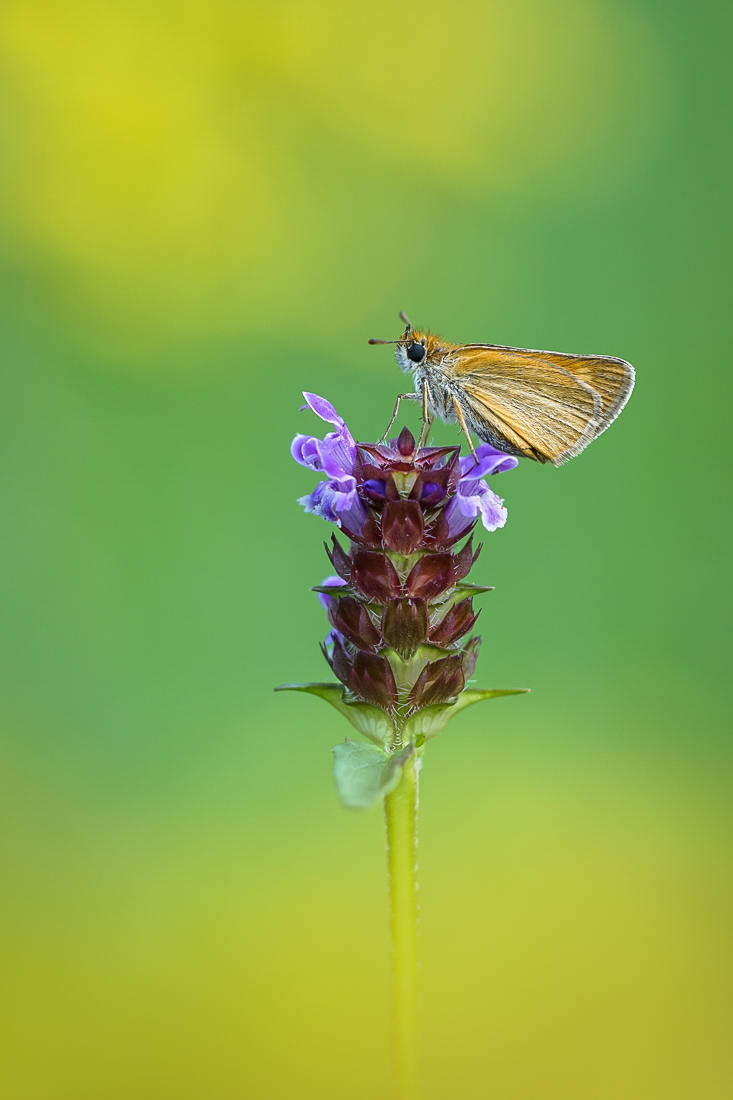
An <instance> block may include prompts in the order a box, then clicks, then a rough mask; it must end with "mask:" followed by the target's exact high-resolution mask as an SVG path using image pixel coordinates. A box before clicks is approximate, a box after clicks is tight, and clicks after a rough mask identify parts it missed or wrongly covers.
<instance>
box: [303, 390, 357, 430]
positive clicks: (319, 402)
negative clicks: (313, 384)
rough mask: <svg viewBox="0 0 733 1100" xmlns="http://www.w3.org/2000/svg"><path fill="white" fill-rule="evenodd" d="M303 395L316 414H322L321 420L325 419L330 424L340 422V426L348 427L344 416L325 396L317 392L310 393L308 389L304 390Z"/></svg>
mask: <svg viewBox="0 0 733 1100" xmlns="http://www.w3.org/2000/svg"><path fill="white" fill-rule="evenodd" d="M303 397H304V398H305V399H306V401H307V402H308V405H309V407H310V408H311V409H312V410H313V412H314V413H315V414H316V416H320V418H321V420H325V421H327V422H328V423H329V424H338V426H339V427H340V428H345V427H346V421H345V420H344V418H343V417H341V416H339V414H338V413H337V412H336V410H335V409H334V407H333V405H332V404H331V402H330V401H326V398H325V397H319V396H318V394H317V393H308V392H307V390H303Z"/></svg>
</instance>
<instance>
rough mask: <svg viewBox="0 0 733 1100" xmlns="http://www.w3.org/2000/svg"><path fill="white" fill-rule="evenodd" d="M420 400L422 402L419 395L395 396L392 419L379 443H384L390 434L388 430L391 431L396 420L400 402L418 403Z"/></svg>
mask: <svg viewBox="0 0 733 1100" xmlns="http://www.w3.org/2000/svg"><path fill="white" fill-rule="evenodd" d="M420 400H422V395H421V394H419V393H398V394H397V402H396V404H395V407H394V412H393V413H392V419H391V420H390V422H389V424H388V425H387V428H386V431H385V433H384V435H383V436H382V438H381V439H380V440H379V442H380V443H384V441H385V439H386V438H387V436H388V435H389V433H390V429H391V427H392V425H393V424H394V422H395V420H396V419H397V413H398V412H399V411H400V401H420Z"/></svg>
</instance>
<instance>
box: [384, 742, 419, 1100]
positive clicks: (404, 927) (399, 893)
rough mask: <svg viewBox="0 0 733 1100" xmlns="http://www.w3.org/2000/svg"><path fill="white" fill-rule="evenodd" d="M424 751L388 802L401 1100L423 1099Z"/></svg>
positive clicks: (406, 770) (405, 768) (408, 767)
mask: <svg viewBox="0 0 733 1100" xmlns="http://www.w3.org/2000/svg"><path fill="white" fill-rule="evenodd" d="M420 756H421V752H420V750H418V751H417V752H414V753H413V754H412V755H411V756H410V757H409V759H408V760H407V761H406V762H405V764H404V766H403V769H402V778H401V779H400V782H399V784H398V785H397V786H396V787H395V789H394V790H393V791H392V792H391V794H388V795H387V797H386V798H385V800H384V810H385V815H386V818H387V864H388V867H389V894H390V901H391V910H392V964H393V971H394V1028H393V1037H394V1049H395V1063H396V1065H395V1069H396V1073H397V1096H398V1100H417V1098H418V1093H419V1086H418V1068H417V1067H418V1059H417V876H416V872H417V801H418V799H417V789H418V779H417V777H418V771H419V769H420V763H421V760H420Z"/></svg>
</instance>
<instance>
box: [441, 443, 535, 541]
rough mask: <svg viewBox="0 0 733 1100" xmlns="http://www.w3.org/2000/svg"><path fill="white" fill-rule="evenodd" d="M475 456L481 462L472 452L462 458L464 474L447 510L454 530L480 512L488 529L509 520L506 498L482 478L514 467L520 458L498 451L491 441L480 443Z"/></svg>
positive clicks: (460, 527)
mask: <svg viewBox="0 0 733 1100" xmlns="http://www.w3.org/2000/svg"><path fill="white" fill-rule="evenodd" d="M476 457H477V458H478V464H477V463H476V461H475V459H474V457H473V455H465V456H464V457H463V458H461V459H459V462H460V467H461V476H460V478H459V480H458V484H457V486H456V495H455V496H454V497H453V500H452V501H451V502H450V504H449V505H448V507H447V508H446V510H445V515H446V519H447V520H448V523H449V526H450V529H451V532H453V531H459V530H461V529H462V528H463V527H465V526H466V525H467V524H469V523H470V522H471V521H472V520H474V519H476V517H477V516H479V515H480V516H481V522H482V523H483V525H484V527H485V528H486V530H487V531H496V529H497V527H503V526H504V524H505V523H506V517H507V510H506V508H505V507H504V501H503V500H502V498H501V497H498V496H497V495H496V493H494V492H493V491H492V490H491V489H490V488H489V486H488V485H487V484H486V482H485V481H483V480H482V479H483V478H484V477H486V475H487V474H500V473H503V472H504V471H506V470H513V469H514V467H515V466H517V465H518V459H516V458H514V457H513V456H512V455H507V454H504V452H503V451H497V450H496V448H495V447H492V446H490V444H488V443H482V444H481V446H480V447H479V448H478V450H477V451H476Z"/></svg>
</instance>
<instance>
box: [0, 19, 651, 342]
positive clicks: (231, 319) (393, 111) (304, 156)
mask: <svg viewBox="0 0 733 1100" xmlns="http://www.w3.org/2000/svg"><path fill="white" fill-rule="evenodd" d="M0 80H2V84H3V86H4V89H5V96H4V98H5V102H6V107H5V115H6V117H5V120H4V129H5V131H6V135H7V137H8V142H9V154H8V162H7V166H6V170H5V175H4V178H3V183H2V192H3V193H2V196H1V197H2V200H3V201H2V206H3V209H2V212H1V213H0V233H1V234H2V236H3V237H4V238H5V243H6V249H8V250H9V251H10V253H11V255H12V256H13V257H14V261H15V262H22V263H23V264H25V265H26V266H30V268H31V270H32V271H34V272H35V273H36V274H37V275H38V278H39V283H40V284H42V286H43V291H44V293H46V294H49V295H50V296H51V297H52V298H53V299H54V301H55V310H56V312H57V314H58V315H59V316H63V317H64V318H66V322H67V323H69V318H71V319H72V320H71V322H70V323H72V324H73V325H75V326H76V328H78V330H79V332H81V333H83V334H84V338H85V339H87V340H89V341H91V342H92V343H93V344H95V345H96V346H97V348H98V350H99V349H103V348H105V347H106V348H107V351H108V352H109V347H110V346H111V345H116V346H117V347H118V349H119V350H120V358H121V359H122V360H124V359H125V358H130V357H131V356H132V357H134V356H135V355H136V354H137V353H142V354H143V355H145V354H149V353H150V352H151V351H152V350H154V349H155V347H157V346H165V345H166V343H168V342H170V341H175V342H178V341H185V340H186V339H188V338H189V337H193V338H196V339H200V338H202V337H204V338H205V337H208V336H212V337H216V336H221V335H225V334H227V333H233V332H247V331H252V330H262V329H265V328H267V326H269V325H272V324H274V323H276V322H283V321H285V322H289V323H291V324H298V325H302V326H305V329H306V331H308V330H313V326H314V325H315V330H319V329H320V324H321V323H320V322H319V321H316V322H312V321H311V320H310V315H311V313H312V306H313V303H314V301H315V300H320V301H322V300H323V299H324V297H327V298H329V299H330V300H331V301H332V302H337V303H338V304H339V310H340V313H341V316H342V318H343V320H344V322H346V321H347V319H348V317H349V315H350V312H351V311H350V308H349V300H350V299H353V297H354V296H355V295H356V294H358V293H359V291H360V289H362V288H364V287H366V286H367V285H368V284H369V282H370V280H373V279H374V277H375V274H376V273H377V272H378V270H379V266H378V265H379V264H381V265H382V266H384V265H385V259H384V256H381V258H377V259H378V262H377V260H375V257H374V256H372V255H371V254H370V253H371V251H372V244H373V238H374V233H375V231H376V230H377V229H378V230H379V232H380V233H381V234H383V235H386V236H387V237H389V238H391V239H394V245H395V248H397V246H398V244H399V243H400V241H401V240H402V239H403V234H402V233H400V228H399V227H400V223H401V220H402V217H403V212H404V209H405V205H408V206H409V207H410V209H412V210H413V211H414V214H415V216H416V217H417V218H421V220H422V221H423V222H424V219H425V217H426V216H427V215H426V213H425V211H426V210H429V205H430V203H434V202H436V201H443V202H445V201H446V200H447V201H449V202H454V203H458V204H459V203H465V202H470V203H472V204H474V206H475V204H477V203H478V206H479V209H480V208H481V207H482V206H484V205H486V204H489V203H492V204H496V203H497V202H503V201H506V200H507V198H508V197H511V196H516V195H517V194H520V195H521V194H523V195H526V196H527V197H528V200H529V201H533V202H537V201H541V199H542V197H543V196H545V195H547V194H553V193H554V194H558V193H560V194H562V193H568V194H572V195H576V194H583V193H586V194H592V193H593V192H594V191H596V190H598V189H599V188H600V189H601V190H603V191H605V190H607V189H608V187H609V186H611V187H613V186H615V185H616V182H615V181H616V179H617V177H619V176H621V177H622V178H623V176H624V174H625V173H627V172H628V164H629V163H630V162H633V161H634V160H635V158H636V156H637V153H638V150H639V148H640V145H641V139H642V135H643V133H644V130H645V128H648V124H649V112H650V111H651V112H654V111H656V107H655V104H656V102H657V98H656V96H655V94H654V92H653V89H654V88H655V86H657V85H658V84H659V60H658V58H657V57H656V56H655V51H654V49H653V47H652V46H651V44H650V40H649V36H648V35H647V32H646V29H645V27H644V25H643V24H641V23H640V22H639V17H638V14H636V13H634V12H632V11H629V10H626V9H624V8H621V7H619V6H618V5H610V4H608V3H604V2H601V0H599V2H597V3H592V2H591V3H589V2H588V0H563V2H561V3H558V4H553V5H547V4H545V3H542V2H541V0H493V2H477V0H463V2H461V0H458V2H451V3H449V2H447V0H438V2H435V3H429V4H424V3H417V2H406V3H402V4H398V5H395V4H392V3H390V4H388V3H386V2H370V3H369V4H360V5H344V4H341V3H338V2H336V0H320V2H308V3H303V2H293V3H285V2H276V0H271V2H268V3H259V4H257V3H251V4H239V3H233V2H232V3H227V2H223V0H222V2H218V3H217V2H214V0H211V2H203V0H190V2H188V3H182V4H176V5H174V4H171V3H166V2H164V0H149V2H147V3H145V4H142V3H121V2H109V3H105V4H103V5H102V4H99V3H97V2H94V0H89V2H84V0H45V2H43V0H35V2H34V0H22V2H21V0H16V2H12V0H8V2H7V3H6V4H5V5H4V7H3V10H2V14H1V15H0ZM614 158H615V159H616V162H617V163H616V164H614ZM426 204H427V205H426ZM391 262H393V261H391ZM345 270H348V273H349V277H348V279H347V280H345V279H344V271H345ZM332 312H333V310H329V313H332ZM112 357H113V358H114V354H113V356H112Z"/></svg>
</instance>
